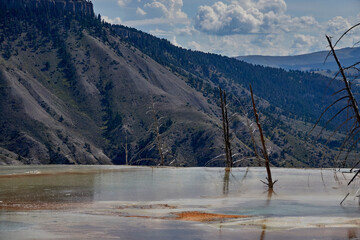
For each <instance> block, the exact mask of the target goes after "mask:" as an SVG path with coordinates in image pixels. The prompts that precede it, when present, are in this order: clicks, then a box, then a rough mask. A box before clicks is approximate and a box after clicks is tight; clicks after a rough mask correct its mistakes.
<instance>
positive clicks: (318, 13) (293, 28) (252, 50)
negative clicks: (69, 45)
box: [92, 0, 360, 56]
mask: <svg viewBox="0 0 360 240" xmlns="http://www.w3.org/2000/svg"><path fill="white" fill-rule="evenodd" d="M92 2H93V3H94V8H95V12H96V13H100V14H101V15H102V17H103V19H104V20H105V21H108V22H111V23H115V24H123V25H126V26H130V27H134V28H137V29H139V30H142V31H145V32H148V33H150V34H152V35H155V36H157V37H160V38H166V39H168V40H169V41H171V42H172V43H173V44H175V45H178V46H181V47H183V48H190V49H193V50H200V51H204V52H212V53H218V54H222V55H227V56H239V55H253V54H261V55H294V54H302V53H307V52H314V51H319V50H325V49H326V39H325V34H328V35H330V36H333V37H334V38H336V37H337V36H339V35H340V34H341V33H342V32H343V31H344V30H345V29H347V28H348V27H350V26H351V25H353V24H355V23H358V22H360V0H343V1H340V0H221V1H216V0H92ZM358 41H360V30H359V31H358V32H357V33H356V32H354V33H352V34H351V35H349V36H348V37H347V38H346V39H345V41H344V42H343V46H352V45H353V44H354V43H356V42H358Z"/></svg>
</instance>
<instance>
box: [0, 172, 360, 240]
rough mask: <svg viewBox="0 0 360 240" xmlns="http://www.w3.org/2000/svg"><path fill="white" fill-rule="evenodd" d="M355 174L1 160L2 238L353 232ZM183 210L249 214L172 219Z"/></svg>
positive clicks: (352, 235)
mask: <svg viewBox="0 0 360 240" xmlns="http://www.w3.org/2000/svg"><path fill="white" fill-rule="evenodd" d="M352 176H353V175H352V174H349V173H342V172H338V171H334V170H332V169H324V170H321V169H280V168H274V169H273V178H274V179H278V182H277V183H276V184H275V187H274V191H273V192H268V191H267V189H266V188H265V185H264V184H263V183H261V182H260V179H265V177H266V172H265V169H263V168H235V169H233V170H232V171H231V172H230V173H228V174H227V173H226V172H225V171H224V169H222V168H151V167H120V166H58V165H52V166H6V167H0V239H107V238H115V239H116V238H118V239H239V234H241V236H242V238H241V239H256V238H259V239H288V238H289V236H290V237H291V238H293V239H304V238H309V239H329V238H332V239H356V238H359V237H360V230H359V229H360V208H359V202H358V199H357V198H356V197H355V192H356V191H357V190H358V189H359V187H360V180H359V179H360V178H357V179H356V180H355V182H354V183H353V184H351V185H350V187H349V186H347V182H348V181H349V180H350V179H351V177H352ZM347 193H350V195H349V197H348V198H347V199H346V201H345V202H344V203H343V205H342V206H340V204H339V203H340V202H341V200H342V199H343V198H344V196H345V195H346V194H347ZM184 211H198V212H204V213H219V214H231V215H246V216H247V217H245V218H238V219H229V220H221V221H220V220H219V221H211V222H201V223H200V222H196V221H194V222H191V221H190V222H187V221H179V220H176V219H175V218H174V214H176V213H179V212H184ZM304 229H306V231H304ZM305 233H306V234H305ZM304 234H305V235H304ZM214 237H215V238H214Z"/></svg>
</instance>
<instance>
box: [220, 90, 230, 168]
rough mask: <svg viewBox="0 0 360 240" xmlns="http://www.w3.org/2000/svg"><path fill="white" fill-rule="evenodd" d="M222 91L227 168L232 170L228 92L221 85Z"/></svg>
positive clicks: (221, 100)
mask: <svg viewBox="0 0 360 240" xmlns="http://www.w3.org/2000/svg"><path fill="white" fill-rule="evenodd" d="M219 91H220V102H221V115H222V128H223V136H224V150H225V156H226V169H227V170H230V168H232V166H233V159H232V157H233V156H232V151H231V142H230V132H229V129H230V128H229V118H228V108H227V104H226V92H225V91H224V90H222V89H221V87H219Z"/></svg>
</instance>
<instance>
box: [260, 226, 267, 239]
mask: <svg viewBox="0 0 360 240" xmlns="http://www.w3.org/2000/svg"><path fill="white" fill-rule="evenodd" d="M261 229H262V231H261V235H260V240H264V239H265V232H266V224H263V225H262V228H261Z"/></svg>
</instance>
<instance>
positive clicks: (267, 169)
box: [250, 84, 276, 189]
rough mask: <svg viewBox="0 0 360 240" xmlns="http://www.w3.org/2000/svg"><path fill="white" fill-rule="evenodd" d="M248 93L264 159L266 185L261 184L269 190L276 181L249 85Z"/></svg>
mask: <svg viewBox="0 0 360 240" xmlns="http://www.w3.org/2000/svg"><path fill="white" fill-rule="evenodd" d="M250 93H251V101H252V106H253V110H254V115H255V119H256V124H257V126H258V128H259V133H260V140H261V145H262V152H263V156H264V159H265V167H266V172H267V178H266V179H267V183H265V182H263V181H262V182H263V183H265V184H266V185H268V187H269V189H273V187H274V183H275V182H276V181H275V182H273V181H272V177H271V170H270V159H269V155H268V153H267V150H266V145H265V138H264V134H263V130H262V127H261V124H260V121H259V115H258V113H257V110H256V105H255V100H254V94H253V90H252V87H251V84H250ZM254 148H256V145H254Z"/></svg>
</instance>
